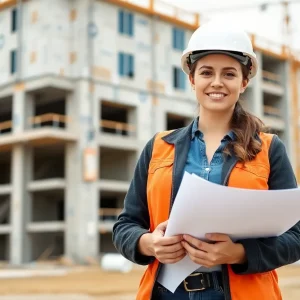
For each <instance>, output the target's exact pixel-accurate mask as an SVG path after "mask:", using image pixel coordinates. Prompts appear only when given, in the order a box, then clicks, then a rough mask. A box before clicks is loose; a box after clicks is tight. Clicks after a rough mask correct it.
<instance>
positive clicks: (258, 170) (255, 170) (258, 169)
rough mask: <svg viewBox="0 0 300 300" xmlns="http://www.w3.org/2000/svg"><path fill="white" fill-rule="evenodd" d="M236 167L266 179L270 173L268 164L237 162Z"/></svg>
mask: <svg viewBox="0 0 300 300" xmlns="http://www.w3.org/2000/svg"><path fill="white" fill-rule="evenodd" d="M235 167H236V168H238V169H240V170H242V171H245V172H248V173H250V174H252V176H253V175H254V176H256V177H260V178H264V179H268V178H269V174H270V169H269V166H266V165H263V164H252V163H245V164H242V163H238V164H237V165H236V166H235Z"/></svg>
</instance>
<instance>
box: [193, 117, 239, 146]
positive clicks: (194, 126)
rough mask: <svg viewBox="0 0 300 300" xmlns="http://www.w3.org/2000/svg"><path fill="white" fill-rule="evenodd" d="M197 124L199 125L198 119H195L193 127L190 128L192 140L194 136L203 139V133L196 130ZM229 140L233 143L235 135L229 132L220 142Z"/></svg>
mask: <svg viewBox="0 0 300 300" xmlns="http://www.w3.org/2000/svg"><path fill="white" fill-rule="evenodd" d="M198 123H199V117H197V118H196V119H195V120H194V121H193V126H192V140H193V139H194V138H195V136H197V137H198V138H203V133H202V132H201V131H200V130H199V129H198ZM224 139H226V140H231V141H234V140H235V133H234V132H233V131H232V130H230V131H229V132H228V133H227V134H226V135H225V136H224V138H223V139H222V140H224Z"/></svg>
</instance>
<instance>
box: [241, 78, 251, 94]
mask: <svg viewBox="0 0 300 300" xmlns="http://www.w3.org/2000/svg"><path fill="white" fill-rule="evenodd" d="M249 82H250V81H249V79H248V78H247V79H243V81H242V86H241V94H243V93H244V92H245V90H246V88H247V87H248V85H249Z"/></svg>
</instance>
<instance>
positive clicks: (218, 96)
mask: <svg viewBox="0 0 300 300" xmlns="http://www.w3.org/2000/svg"><path fill="white" fill-rule="evenodd" d="M208 95H209V96H210V97H213V98H222V97H224V96H225V95H224V94H215V93H213V94H208Z"/></svg>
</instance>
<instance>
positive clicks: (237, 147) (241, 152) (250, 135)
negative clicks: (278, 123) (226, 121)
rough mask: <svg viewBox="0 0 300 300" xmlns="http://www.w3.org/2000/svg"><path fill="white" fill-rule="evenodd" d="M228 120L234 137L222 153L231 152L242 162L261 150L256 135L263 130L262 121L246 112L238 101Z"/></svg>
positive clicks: (229, 153) (250, 158) (253, 156)
mask: <svg viewBox="0 0 300 300" xmlns="http://www.w3.org/2000/svg"><path fill="white" fill-rule="evenodd" d="M230 122H231V123H230V127H231V130H232V131H233V132H234V133H235V136H236V139H235V140H234V141H232V142H230V143H229V144H228V145H227V147H226V148H225V150H224V153H225V154H228V155H231V154H232V152H233V153H234V154H235V156H236V157H237V158H238V160H239V161H240V162H243V163H244V162H246V161H250V160H252V159H254V158H255V156H256V154H257V153H259V152H260V151H261V143H260V141H259V140H258V139H257V138H256V135H257V134H259V133H260V132H263V131H264V130H265V126H264V123H263V122H262V121H261V120H260V119H259V118H257V117H255V116H254V115H252V114H250V113H249V112H246V111H245V110H244V109H243V107H242V105H241V104H240V102H239V101H238V102H237V103H236V105H235V108H234V112H233V115H232V118H231V121H230Z"/></svg>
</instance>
